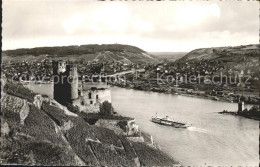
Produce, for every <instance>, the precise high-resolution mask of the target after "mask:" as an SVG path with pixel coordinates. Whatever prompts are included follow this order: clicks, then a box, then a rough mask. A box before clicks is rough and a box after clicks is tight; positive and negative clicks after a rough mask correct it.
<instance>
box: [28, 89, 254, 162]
mask: <svg viewBox="0 0 260 167" xmlns="http://www.w3.org/2000/svg"><path fill="white" fill-rule="evenodd" d="M27 87H29V88H30V89H32V90H33V91H35V92H38V93H42V94H47V95H49V96H51V97H52V92H53V86H51V85H49V84H43V85H37V84H36V85H35V84H30V86H27ZM111 95H112V103H113V106H114V108H115V109H116V111H117V112H118V113H119V114H121V115H124V116H130V117H133V118H135V119H136V122H137V124H139V126H140V128H141V129H142V130H143V131H145V132H147V133H149V134H151V135H152V136H153V138H154V139H155V141H156V142H158V144H159V145H160V146H161V148H162V150H163V151H164V152H166V153H168V154H169V155H170V156H172V157H173V158H174V159H175V160H177V161H179V162H181V163H182V164H183V165H184V166H258V163H259V158H258V152H259V145H258V138H259V122H258V121H255V120H251V119H247V118H243V117H238V116H233V115H223V114H218V113H217V112H219V111H223V110H224V109H226V110H231V111H232V110H233V111H235V110H236V109H237V104H235V103H227V102H219V101H213V100H208V99H201V98H194V97H186V96H181V95H169V94H162V93H155V92H144V91H138V90H132V89H124V88H118V87H111ZM156 113H157V114H158V116H166V115H167V116H169V117H170V118H174V119H175V120H180V121H184V122H187V123H188V124H192V126H191V127H189V128H188V129H177V128H173V127H167V126H162V125H159V124H155V123H152V122H151V121H150V119H151V116H153V115H155V114H156Z"/></svg>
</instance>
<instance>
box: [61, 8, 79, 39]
mask: <svg viewBox="0 0 260 167" xmlns="http://www.w3.org/2000/svg"><path fill="white" fill-rule="evenodd" d="M83 21H84V20H83V17H82V16H81V15H80V14H79V13H75V14H74V15H73V16H71V17H70V18H68V19H66V20H64V21H63V22H62V27H63V28H64V30H65V31H66V33H68V34H73V33H74V32H75V31H76V30H77V28H79V27H80V26H81V25H82V24H83Z"/></svg>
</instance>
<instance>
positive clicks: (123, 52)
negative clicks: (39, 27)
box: [3, 44, 158, 64]
mask: <svg viewBox="0 0 260 167" xmlns="http://www.w3.org/2000/svg"><path fill="white" fill-rule="evenodd" d="M28 56H29V57H30V59H34V60H36V59H39V58H44V57H52V58H63V59H71V60H74V59H75V60H78V61H80V60H85V61H93V60H98V61H113V60H115V61H121V62H127V63H140V64H142V63H155V62H157V61H158V60H157V59H156V58H155V57H153V56H151V55H149V54H148V53H147V52H145V51H144V50H142V49H140V48H138V47H135V46H131V45H122V44H102V45H97V44H93V45H79V46H78V45H72V46H55V47H36V48H23V49H15V50H6V51H3V57H5V58H4V59H3V60H4V61H5V60H7V61H8V60H15V59H17V57H19V60H21V59H23V58H24V59H28Z"/></svg>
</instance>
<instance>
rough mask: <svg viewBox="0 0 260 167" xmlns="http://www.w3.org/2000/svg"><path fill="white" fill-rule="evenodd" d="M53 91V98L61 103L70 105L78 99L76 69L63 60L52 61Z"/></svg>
mask: <svg viewBox="0 0 260 167" xmlns="http://www.w3.org/2000/svg"><path fill="white" fill-rule="evenodd" d="M52 67H53V82H54V91H53V98H54V99H55V100H56V101H57V102H59V103H61V104H67V103H71V102H72V100H73V99H76V98H78V73H77V67H76V66H72V67H71V65H69V64H67V62H66V61H64V60H58V61H52Z"/></svg>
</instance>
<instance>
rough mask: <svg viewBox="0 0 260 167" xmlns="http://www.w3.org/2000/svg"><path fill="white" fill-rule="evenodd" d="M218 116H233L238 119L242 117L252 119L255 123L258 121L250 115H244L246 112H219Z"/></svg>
mask: <svg viewBox="0 0 260 167" xmlns="http://www.w3.org/2000/svg"><path fill="white" fill-rule="evenodd" d="M218 113H219V114H227V115H234V116H239V117H244V118H248V119H253V120H256V121H260V118H258V117H255V116H251V115H250V113H246V112H241V113H240V112H234V111H226V110H224V111H221V112H218Z"/></svg>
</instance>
